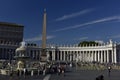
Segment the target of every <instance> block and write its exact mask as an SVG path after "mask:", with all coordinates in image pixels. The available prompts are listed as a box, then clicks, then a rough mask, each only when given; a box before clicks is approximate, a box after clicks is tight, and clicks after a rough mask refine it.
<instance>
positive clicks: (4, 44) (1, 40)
mask: <svg viewBox="0 0 120 80" xmlns="http://www.w3.org/2000/svg"><path fill="white" fill-rule="evenodd" d="M23 29H24V26H22V25H19V24H14V23H7V22H0V59H5V60H11V59H13V57H14V55H15V50H16V48H17V47H18V46H19V43H20V42H21V41H22V40H23Z"/></svg>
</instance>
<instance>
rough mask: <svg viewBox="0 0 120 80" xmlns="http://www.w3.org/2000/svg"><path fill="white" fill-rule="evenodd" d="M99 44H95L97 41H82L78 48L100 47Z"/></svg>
mask: <svg viewBox="0 0 120 80" xmlns="http://www.w3.org/2000/svg"><path fill="white" fill-rule="evenodd" d="M98 44H99V43H97V42H95V41H82V42H80V43H79V44H78V46H82V47H83V46H92V45H93V46H95V45H98Z"/></svg>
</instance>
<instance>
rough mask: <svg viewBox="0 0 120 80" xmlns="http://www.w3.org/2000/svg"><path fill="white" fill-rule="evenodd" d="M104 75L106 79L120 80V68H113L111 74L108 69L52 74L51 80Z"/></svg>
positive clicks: (82, 79)
mask: <svg viewBox="0 0 120 80" xmlns="http://www.w3.org/2000/svg"><path fill="white" fill-rule="evenodd" d="M100 75H103V76H104V80H120V70H111V74H110V76H109V75H108V70H77V71H76V70H75V69H73V70H72V71H71V72H66V73H65V76H64V75H63V74H61V75H57V74H52V76H51V78H50V80H95V79H96V77H98V76H100Z"/></svg>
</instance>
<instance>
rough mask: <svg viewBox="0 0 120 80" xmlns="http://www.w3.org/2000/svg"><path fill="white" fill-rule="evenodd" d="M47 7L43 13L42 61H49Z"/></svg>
mask: <svg viewBox="0 0 120 80" xmlns="http://www.w3.org/2000/svg"><path fill="white" fill-rule="evenodd" d="M46 17H47V14H46V9H44V15H43V29H42V50H41V61H42V62H46V61H47V54H46Z"/></svg>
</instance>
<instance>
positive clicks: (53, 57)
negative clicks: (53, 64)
mask: <svg viewBox="0 0 120 80" xmlns="http://www.w3.org/2000/svg"><path fill="white" fill-rule="evenodd" d="M52 60H53V61H54V60H55V50H53V51H52Z"/></svg>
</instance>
